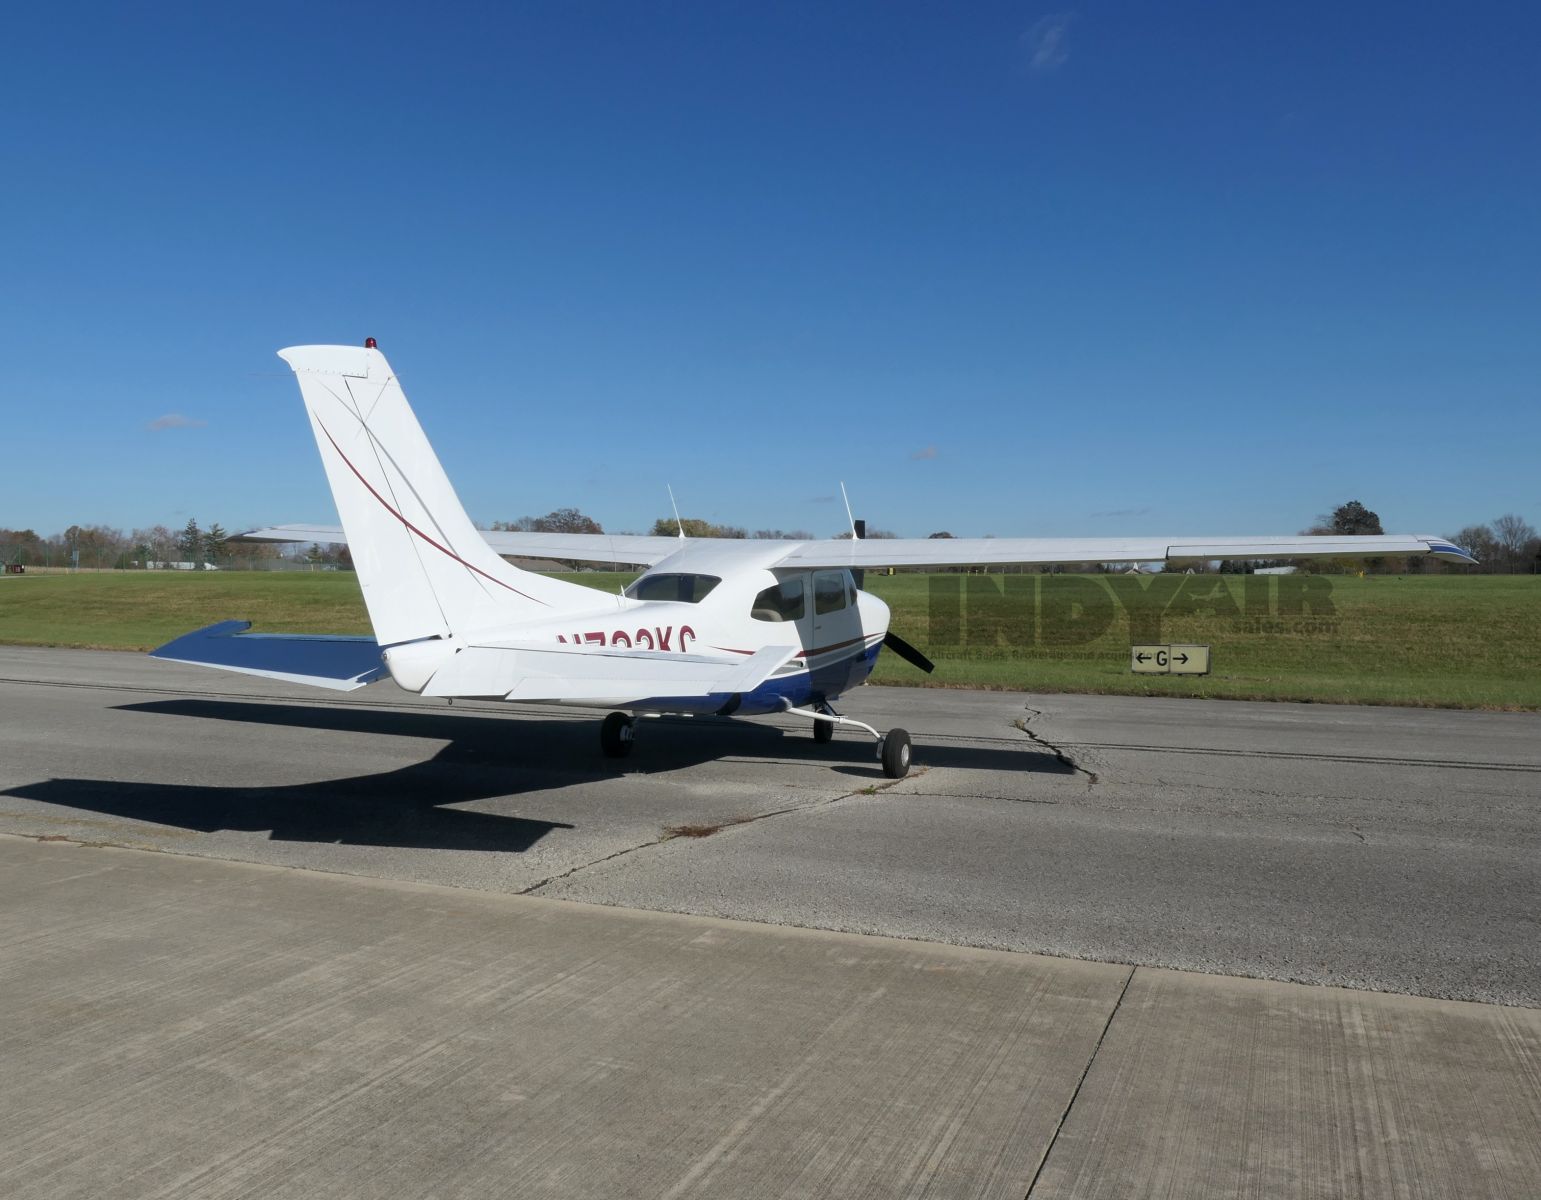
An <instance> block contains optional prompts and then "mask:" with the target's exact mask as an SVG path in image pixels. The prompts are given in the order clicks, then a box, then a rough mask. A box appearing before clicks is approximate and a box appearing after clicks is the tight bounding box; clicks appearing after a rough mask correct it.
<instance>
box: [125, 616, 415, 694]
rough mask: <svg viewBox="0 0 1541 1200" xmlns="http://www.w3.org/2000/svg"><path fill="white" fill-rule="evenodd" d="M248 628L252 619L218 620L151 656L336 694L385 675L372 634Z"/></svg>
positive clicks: (165, 646) (359, 686) (378, 645)
mask: <svg viewBox="0 0 1541 1200" xmlns="http://www.w3.org/2000/svg"><path fill="white" fill-rule="evenodd" d="M250 628H251V622H250V621H221V622H220V623H219V624H217V625H210V626H208V627H207V628H204V629H199V630H195V631H194V632H192V633H185V634H183V635H182V636H181V637H179V638H177V639H176V640H175V641H173V642H167V643H166V644H165V645H164V646H162V647H160V649H158V650H152V651H150V657H151V658H163V659H165V660H167V661H168V662H181V663H191V664H192V665H194V666H198V667H217V668H219V669H220V670H222V671H239V672H240V673H241V674H243V675H260V676H262V677H263V678H265V679H282V680H285V681H286V682H289V683H306V684H310V685H312V686H313V687H324V688H332V689H334V690H336V691H340V692H351V691H352V690H353V689H354V688H361V687H363V686H364V685H365V684H366V683H373V682H374V681H375V680H377V679H380V678H382V677H384V675H385V663H384V662H383V661H381V658H380V644H379V643H378V642H376V641H375V639H374V638H372V637H347V636H342V635H333V634H304V633H247V632H246V630H248V629H250Z"/></svg>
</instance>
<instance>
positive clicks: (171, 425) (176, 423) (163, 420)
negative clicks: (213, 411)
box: [145, 413, 208, 430]
mask: <svg viewBox="0 0 1541 1200" xmlns="http://www.w3.org/2000/svg"><path fill="white" fill-rule="evenodd" d="M207 424H208V422H207V421H200V420H199V419H198V418H197V417H184V416H183V415H182V414H181V413H167V414H166V415H165V416H164V417H156V418H155V420H153V421H151V422H150V423H149V424H148V425H146V426H145V428H146V429H152V430H161V429H202V428H203V427H204V426H205V425H207Z"/></svg>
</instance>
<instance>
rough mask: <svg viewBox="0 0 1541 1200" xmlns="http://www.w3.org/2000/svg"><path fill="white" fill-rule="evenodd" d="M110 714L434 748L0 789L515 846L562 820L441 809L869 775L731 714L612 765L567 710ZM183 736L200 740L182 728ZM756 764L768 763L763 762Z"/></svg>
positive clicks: (190, 815) (859, 761)
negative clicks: (244, 778) (211, 777)
mask: <svg viewBox="0 0 1541 1200" xmlns="http://www.w3.org/2000/svg"><path fill="white" fill-rule="evenodd" d="M119 711H123V712H132V713H144V714H150V715H155V716H168V717H182V718H187V717H192V718H198V719H201V720H209V721H217V722H223V723H228V724H233V725H236V726H239V725H265V726H287V727H291V728H299V729H306V730H320V731H333V732H337V733H345V734H347V733H354V734H357V733H367V734H378V735H385V736H389V737H397V738H426V739H431V740H439V741H443V742H444V743H445V745H444V746H443V747H442V748H441V749H440V750H439V751H438V753H437V754H435V755H434V756H433V757H432V758H429V759H426V760H424V761H422V762H416V763H412V764H410V765H408V766H405V767H400V768H398V769H396V770H390V771H381V772H378V773H372V774H368V775H356V776H351V777H347V778H343V779H325V780H317V781H315V782H307V783H296V784H285V785H278V786H265V787H240V786H228V785H224V784H220V785H205V784H166V783H144V782H134V781H124V780H112V779H68V778H55V779H49V780H44V781H42V782H39V783H33V784H26V785H23V786H20V787H16V788H12V789H10V790H8V791H6V792H4V793H0V795H7V796H16V797H19V798H22V799H26V800H35V801H41V802H43V803H46V804H53V805H59V806H61V807H64V808H71V809H77V810H82V811H86V812H94V813H102V814H106V815H110V816H115V817H119V818H121V819H124V820H132V821H144V822H150V823H154V824H158V825H169V826H172V827H175V828H180V829H187V830H193V831H196V832H200V833H214V832H217V831H222V830H230V831H264V830H265V831H269V833H270V836H271V838H272V840H274V841H293V842H328V843H334V844H342V845H354V846H380V847H414V848H420V849H440V850H480V851H492V852H497V851H505V852H509V851H511V852H520V851H524V850H528V849H529V848H530V847H531V846H533V845H534V844H535V843H536V842H538V841H540V839H541V838H543V837H545V836H546V835H547V834H548V833H550V832H551V831H552V830H553V829H571V828H573V826H572V825H570V824H566V823H564V822H558V821H544V820H534V819H530V818H527V817H518V816H502V815H499V814H497V813H491V812H477V811H472V810H467V809H461V808H455V807H451V806H453V805H459V804H465V803H469V802H472V801H477V800H489V799H494V798H506V797H510V796H517V795H520V794H521V793H528V792H538V791H549V790H554V789H560V788H564V787H573V786H581V785H584V784H590V783H595V782H598V781H601V780H606V779H613V778H615V777H616V776H618V775H623V774H639V773H640V774H648V775H651V774H657V773H662V772H667V771H675V770H681V769H684V768H688V767H691V766H696V765H699V764H702V763H706V762H711V761H713V760H716V759H719V758H722V757H724V756H725V755H734V756H741V755H753V756H768V757H777V758H783V759H785V758H794V759H797V760H799V761H814V762H820V763H826V764H828V765H829V766H830V767H831V768H832V769H833V770H834V771H837V772H839V773H841V774H846V775H857V774H859V775H863V776H866V775H869V774H870V775H871V776H872V777H873V778H874V779H875V780H880V779H881V778H882V772H881V770H880V769H879V768H878V766H877V763H876V762H875V761H874V758H873V754H872V750H871V747H870V745H869V744H868V743H867V742H866V741H864V740H860V739H837V740H836V741H835V742H833V743H830V744H828V745H816V744H814V743H813V740H812V738H810V737H800V736H798V735H797V734H784V733H783V731H782V730H780V729H778V728H775V727H773V726H768V725H760V724H754V723H750V722H743V721H722V720H713V719H706V720H700V719H681V720H670V719H662V720H659V721H656V722H655V721H647V722H644V723H643V724H642V725H641V741H640V743H639V746H638V748H637V750H636V751H635V752H634V753H633V754H632V755H631V756H630V757H629V758H626V759H624V760H609V759H605V758H603V757H601V755H600V752H599V747H598V745H597V741H598V733H597V722H595V721H593V720H591V719H587V718H579V717H573V716H567V715H563V716H560V717H551V718H543V717H531V716H528V715H525V714H520V715H519V716H518V717H515V718H510V717H504V716H489V715H481V714H473V713H468V712H456V711H454V710H453V709H449V708H446V709H442V710H425V711H421V712H416V711H410V710H403V709H390V708H384V707H373V706H370V707H364V706H360V707H343V706H339V705H311V704H276V703H248V702H243V701H231V700H210V699H196V698H188V699H178V700H160V701H151V702H147V703H139V704H127V705H122V706H119ZM681 726H689V728H681ZM188 736H199V737H207V736H209V735H208V733H207V732H206V731H199V732H197V733H196V734H194V733H193V731H192V730H189V733H188ZM916 758H917V761H921V762H925V763H927V764H930V765H937V766H943V765H946V766H960V767H976V768H985V769H997V770H1003V769H1012V770H1030V771H1035V772H1048V773H1061V772H1069V771H1070V768H1068V767H1066V766H1064V765H1063V764H1061V763H1060V762H1058V761H1057V760H1056V759H1054V758H1053V756H1051V755H1047V754H1036V753H1031V752H1024V751H1021V750H1013V749H991V748H986V747H969V746H957V745H952V746H933V747H926V748H925V749H924V751H923V753H922V752H919V751H918V752H917V755H916ZM767 769H769V770H774V769H775V768H774V766H773V765H768V766H767Z"/></svg>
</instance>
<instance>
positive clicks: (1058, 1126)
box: [1022, 966, 1140, 1200]
mask: <svg viewBox="0 0 1541 1200" xmlns="http://www.w3.org/2000/svg"><path fill="white" fill-rule="evenodd" d="M1139 969H1140V968H1139V967H1137V966H1135V967H1130V968H1129V974H1127V975H1125V976H1124V986H1123V987H1121V988H1119V989H1118V999H1117V1000H1115V1001H1113V1009H1112V1011H1111V1012H1109V1013H1108V1019H1107V1020H1106V1021H1105V1022H1103V1025H1102V1032H1101V1033H1099V1034H1098V1035H1097V1044H1096V1045H1095V1046H1093V1047H1092V1052H1091V1055H1090V1057H1088V1058H1087V1060H1086V1069H1085V1070H1084V1071H1082V1072H1081V1078H1079V1079H1077V1080H1076V1084H1075V1091H1073V1092H1071V1093H1070V1100H1069V1102H1068V1103H1067V1104H1066V1105H1065V1110H1064V1111H1063V1112H1062V1113H1060V1114H1059V1120H1058V1121H1056V1122H1055V1123H1054V1132H1053V1133H1052V1134H1050V1135H1049V1144H1048V1145H1047V1146H1045V1147H1044V1148H1043V1156H1042V1157H1041V1158H1039V1160H1038V1169H1037V1170H1036V1171H1034V1172H1033V1179H1032V1182H1031V1183H1029V1184H1028V1185H1027V1192H1026V1194H1025V1195H1024V1196H1023V1197H1022V1200H1033V1192H1034V1190H1035V1189H1036V1188H1037V1187H1038V1180H1039V1179H1040V1178H1041V1177H1042V1175H1043V1169H1044V1168H1045V1167H1046V1166H1048V1165H1049V1156H1050V1155H1051V1154H1053V1153H1054V1144H1055V1143H1056V1142H1058V1141H1059V1135H1060V1132H1061V1131H1062V1130H1063V1129H1064V1128H1065V1122H1066V1121H1068V1120H1070V1114H1071V1112H1073V1111H1074V1110H1075V1104H1076V1101H1077V1100H1079V1099H1080V1097H1081V1089H1082V1088H1083V1087H1085V1086H1086V1077H1087V1076H1088V1075H1090V1074H1091V1073H1092V1066H1093V1064H1094V1063H1096V1061H1097V1055H1098V1054H1100V1053H1102V1043H1103V1042H1105V1041H1107V1039H1108V1030H1110V1029H1112V1028H1113V1019H1114V1018H1115V1017H1117V1016H1118V1011H1119V1009H1121V1008H1122V1007H1123V1006H1124V997H1125V996H1126V995H1128V994H1129V985H1130V984H1131V983H1133V982H1134V974H1135V972H1136V971H1138V970H1139Z"/></svg>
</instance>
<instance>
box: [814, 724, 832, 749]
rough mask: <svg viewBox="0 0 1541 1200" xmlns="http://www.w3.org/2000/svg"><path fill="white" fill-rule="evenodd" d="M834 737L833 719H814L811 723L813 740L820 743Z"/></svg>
mask: <svg viewBox="0 0 1541 1200" xmlns="http://www.w3.org/2000/svg"><path fill="white" fill-rule="evenodd" d="M834 737H835V723H834V722H833V721H815V722H814V723H813V740H814V741H816V742H818V743H820V744H821V745H822V744H823V743H825V742H829V741H833V740H834Z"/></svg>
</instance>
